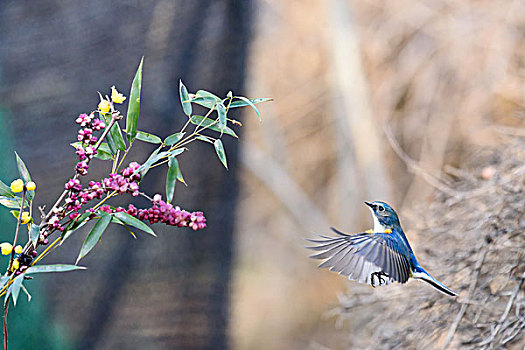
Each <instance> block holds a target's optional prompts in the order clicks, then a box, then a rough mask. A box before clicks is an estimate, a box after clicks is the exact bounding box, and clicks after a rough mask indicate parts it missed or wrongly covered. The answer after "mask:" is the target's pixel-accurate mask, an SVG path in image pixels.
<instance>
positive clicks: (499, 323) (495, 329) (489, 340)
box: [478, 277, 525, 346]
mask: <svg viewBox="0 0 525 350" xmlns="http://www.w3.org/2000/svg"><path fill="white" fill-rule="evenodd" d="M524 280H525V277H522V278H520V281H519V282H518V285H517V286H516V289H515V290H514V292H513V293H512V295H511V296H510V299H509V301H508V303H507V307H505V311H504V312H503V314H502V315H501V317H500V319H499V321H498V324H497V325H496V327H495V328H494V331H492V332H491V335H490V337H488V338H487V339H485V340H484V341H482V342H481V343H479V344H478V346H483V345H486V344H488V343H492V342H493V341H494V339H495V338H496V336H497V335H498V333H499V331H500V330H501V326H502V325H503V322H505V320H506V319H507V317H508V316H509V312H510V309H511V308H512V304H514V300H515V299H516V296H517V295H518V293H519V291H520V289H521V286H522V285H523V281H524Z"/></svg>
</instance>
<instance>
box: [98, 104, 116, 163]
mask: <svg viewBox="0 0 525 350" xmlns="http://www.w3.org/2000/svg"><path fill="white" fill-rule="evenodd" d="M99 115H100V117H102V118H104V120H105V121H106V125H109V123H111V115H109V114H107V113H99ZM106 141H108V147H109V151H110V153H111V154H112V155H115V154H117V144H116V141H115V140H113V136H112V134H111V132H109V133H107V134H106Z"/></svg>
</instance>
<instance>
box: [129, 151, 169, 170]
mask: <svg viewBox="0 0 525 350" xmlns="http://www.w3.org/2000/svg"><path fill="white" fill-rule="evenodd" d="M159 150H160V148H157V149H156V150H154V151H153V152H152V153H151V155H150V156H149V158H148V160H146V162H145V163H144V164H142V165H141V166H140V167H139V168H138V169H137V171H136V172H140V173H141V175H142V177H144V175H146V173H147V172H148V171H149V169H150V168H151V167H152V166H153V165H154V164H155V163H156V162H157V161H159V160H161V159H162V158H165V157H167V156H168V155H169V154H170V152H168V151H164V152H160V153H159Z"/></svg>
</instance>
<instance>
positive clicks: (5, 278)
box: [0, 275, 9, 289]
mask: <svg viewBox="0 0 525 350" xmlns="http://www.w3.org/2000/svg"><path fill="white" fill-rule="evenodd" d="M7 281H9V276H6V275H2V276H1V277H0V289H2V288H3V287H4V286H5V284H6V283H7Z"/></svg>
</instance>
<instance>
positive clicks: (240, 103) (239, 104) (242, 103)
mask: <svg viewBox="0 0 525 350" xmlns="http://www.w3.org/2000/svg"><path fill="white" fill-rule="evenodd" d="M234 98H238V99H239V100H237V101H233V102H232V103H231V104H230V108H237V107H245V106H252V105H256V104H258V103H262V102H267V101H273V98H250V99H247V98H246V97H242V96H235V97H234ZM248 102H250V103H251V104H250V103H248Z"/></svg>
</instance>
